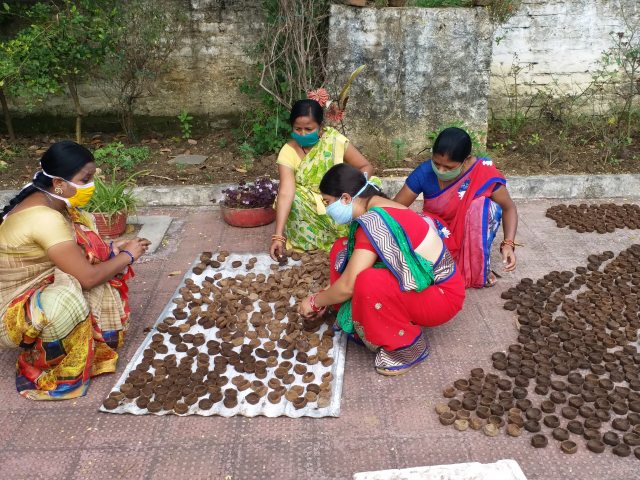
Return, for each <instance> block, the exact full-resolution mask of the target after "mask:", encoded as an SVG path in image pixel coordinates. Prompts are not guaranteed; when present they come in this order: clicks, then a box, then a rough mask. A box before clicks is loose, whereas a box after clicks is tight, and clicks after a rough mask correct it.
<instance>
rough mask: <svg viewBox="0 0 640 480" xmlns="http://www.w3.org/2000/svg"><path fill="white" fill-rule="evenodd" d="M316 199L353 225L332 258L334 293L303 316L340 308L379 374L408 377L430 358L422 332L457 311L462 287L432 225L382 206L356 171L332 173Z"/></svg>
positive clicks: (318, 298) (304, 309) (304, 307)
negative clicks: (414, 369) (333, 307)
mask: <svg viewBox="0 0 640 480" xmlns="http://www.w3.org/2000/svg"><path fill="white" fill-rule="evenodd" d="M320 192H321V194H322V198H323V200H324V202H325V204H326V205H327V214H328V215H330V216H331V217H332V218H333V220H334V221H335V222H336V223H338V224H350V228H349V237H348V238H341V239H338V240H337V241H336V242H335V244H334V245H333V248H332V250H331V253H330V268H331V286H330V287H329V288H328V289H327V290H324V291H322V292H320V293H317V294H314V295H310V296H309V297H307V298H306V299H304V300H303V301H302V303H301V304H300V307H299V308H300V313H301V314H302V315H303V316H312V315H315V314H318V313H320V312H321V311H322V309H323V308H324V307H326V306H329V305H336V304H339V312H338V324H339V326H340V328H341V329H342V330H344V331H345V332H347V333H354V334H355V336H356V338H358V339H360V340H362V342H363V343H364V344H365V345H366V346H367V347H368V348H369V349H371V350H373V351H375V352H376V357H375V364H374V365H375V369H376V371H377V372H378V373H380V374H382V375H400V374H402V373H405V372H406V371H408V370H409V369H410V368H412V367H414V366H415V365H417V364H418V363H420V362H422V361H424V360H425V359H426V358H427V356H428V355H429V343H428V341H427V338H426V336H425V335H424V333H423V332H422V330H421V327H435V326H437V325H441V324H443V323H445V322H448V321H449V320H451V319H452V318H453V317H454V316H455V315H456V314H457V313H458V312H459V311H460V309H461V308H462V305H463V303H464V298H465V288H464V281H463V279H462V277H461V276H460V274H459V273H458V272H457V270H456V265H455V262H454V261H453V258H452V257H451V254H450V253H449V251H448V250H447V249H446V247H445V246H444V243H443V241H442V239H441V238H440V236H439V235H438V230H437V228H436V227H435V224H434V222H433V220H432V219H431V218H429V217H428V216H427V215H425V214H422V215H421V214H418V213H416V212H414V211H412V210H410V209H408V208H407V207H405V206H404V205H400V204H398V203H396V202H393V201H391V200H389V199H388V198H386V197H385V196H384V195H383V194H382V193H381V192H380V190H379V189H378V187H377V186H375V185H373V184H371V183H370V182H368V181H367V177H366V175H365V174H363V173H362V172H360V171H359V170H357V169H355V168H353V167H351V166H349V165H346V164H341V165H336V166H334V167H332V168H331V169H330V170H329V171H328V172H327V173H326V174H325V175H324V177H323V179H322V181H321V182H320Z"/></svg>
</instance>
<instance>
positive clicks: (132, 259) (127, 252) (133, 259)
mask: <svg viewBox="0 0 640 480" xmlns="http://www.w3.org/2000/svg"><path fill="white" fill-rule="evenodd" d="M120 253H126V254H127V255H129V256H130V257H131V261H130V262H129V265H133V262H135V261H136V259H135V258H133V255H131V252H130V251H129V250H120Z"/></svg>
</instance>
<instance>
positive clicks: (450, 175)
mask: <svg viewBox="0 0 640 480" xmlns="http://www.w3.org/2000/svg"><path fill="white" fill-rule="evenodd" d="M431 168H432V169H433V173H435V174H436V176H437V177H438V178H439V179H440V180H442V181H443V182H449V181H451V180H454V179H456V178H458V176H459V175H460V172H461V171H462V164H460V166H459V167H458V168H454V169H453V170H449V171H447V172H441V171H440V170H438V167H436V164H435V163H433V160H431Z"/></svg>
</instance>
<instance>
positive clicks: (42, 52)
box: [0, 3, 61, 141]
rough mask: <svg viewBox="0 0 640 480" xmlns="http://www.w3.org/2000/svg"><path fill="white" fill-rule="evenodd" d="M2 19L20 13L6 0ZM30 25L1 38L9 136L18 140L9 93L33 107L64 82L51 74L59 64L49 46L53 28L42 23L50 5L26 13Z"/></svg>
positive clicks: (2, 101) (1, 98) (1, 93)
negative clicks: (10, 6)
mask: <svg viewBox="0 0 640 480" xmlns="http://www.w3.org/2000/svg"><path fill="white" fill-rule="evenodd" d="M3 5H4V7H3V8H4V11H2V13H0V19H5V20H6V19H8V18H9V17H10V16H11V17H17V16H18V15H19V13H18V11H13V10H11V9H10V8H9V6H8V5H7V4H6V3H4V4H3ZM23 14H24V16H25V18H24V21H25V22H27V23H28V25H26V26H24V27H23V28H22V29H20V30H18V31H17V33H16V34H15V35H14V36H13V37H11V38H8V39H6V40H4V41H3V42H0V105H1V106H2V111H3V114H4V121H5V125H6V128H7V133H8V134H9V139H10V140H11V141H15V139H16V136H15V132H14V129H13V122H12V118H11V113H10V112H9V108H8V102H7V96H8V97H12V98H16V99H20V100H21V101H22V102H23V104H24V105H25V106H26V107H27V108H29V107H31V106H33V105H34V104H36V103H38V102H39V101H41V100H42V99H43V98H44V97H45V96H46V95H49V94H53V93H58V92H59V91H60V89H61V86H60V84H59V83H58V81H57V80H55V79H54V78H53V77H52V75H50V74H49V72H50V71H51V69H52V68H54V65H55V58H54V57H53V55H52V54H51V51H50V50H49V49H48V48H47V44H48V40H49V36H50V35H51V34H50V32H49V29H47V28H46V27H44V26H43V25H42V24H41V23H42V22H43V18H46V17H47V15H48V14H49V9H48V8H47V7H46V6H44V5H41V4H36V5H34V6H33V7H32V8H30V9H27V10H26V13H24V12H23Z"/></svg>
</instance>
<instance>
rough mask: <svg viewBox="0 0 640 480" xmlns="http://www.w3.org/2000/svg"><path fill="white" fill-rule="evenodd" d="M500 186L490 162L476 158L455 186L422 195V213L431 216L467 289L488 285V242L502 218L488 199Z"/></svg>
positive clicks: (502, 181) (500, 179)
mask: <svg viewBox="0 0 640 480" xmlns="http://www.w3.org/2000/svg"><path fill="white" fill-rule="evenodd" d="M501 185H506V180H505V178H504V175H502V173H501V172H500V171H499V170H498V169H497V168H496V167H495V166H494V165H493V162H492V161H491V160H489V159H487V158H478V159H477V160H476V162H475V163H474V164H473V165H472V166H471V168H469V169H468V170H467V171H466V172H465V173H464V174H463V175H462V176H461V177H460V178H458V179H457V180H456V181H455V182H454V183H452V184H451V185H449V186H448V187H446V188H445V189H443V190H441V191H439V192H437V193H435V194H433V195H425V196H424V206H423V211H424V213H426V214H429V215H432V216H433V217H434V219H435V221H436V225H437V227H438V230H439V233H440V236H441V237H443V239H444V242H445V244H446V246H447V248H448V249H449V251H450V252H451V254H452V255H453V258H454V259H455V261H456V263H457V266H458V269H459V270H460V272H461V274H462V276H463V278H464V280H465V286H466V287H467V288H469V287H473V288H482V287H483V286H484V285H485V284H486V283H487V277H488V275H489V273H490V269H491V264H490V261H491V257H490V253H491V243H492V242H493V239H494V238H495V235H496V232H497V231H498V227H499V226H500V221H501V219H502V209H501V208H500V206H499V205H498V204H497V203H495V202H494V201H492V200H491V198H490V197H491V194H492V193H493V191H494V190H495V188H496V187H498V186H501Z"/></svg>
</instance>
